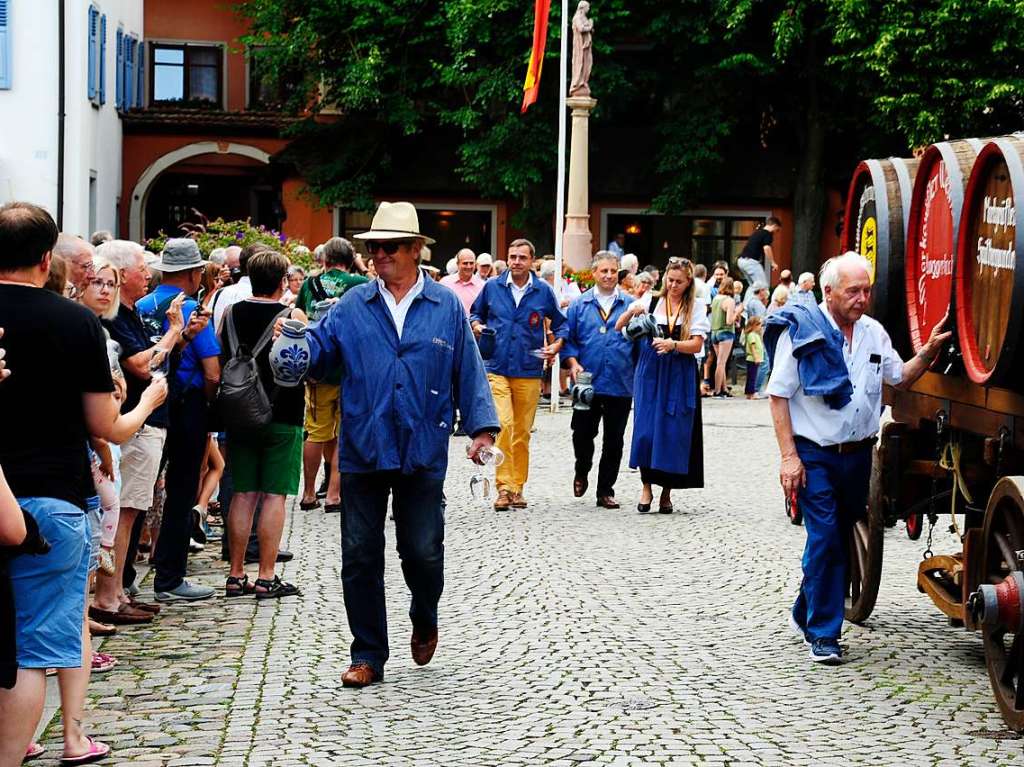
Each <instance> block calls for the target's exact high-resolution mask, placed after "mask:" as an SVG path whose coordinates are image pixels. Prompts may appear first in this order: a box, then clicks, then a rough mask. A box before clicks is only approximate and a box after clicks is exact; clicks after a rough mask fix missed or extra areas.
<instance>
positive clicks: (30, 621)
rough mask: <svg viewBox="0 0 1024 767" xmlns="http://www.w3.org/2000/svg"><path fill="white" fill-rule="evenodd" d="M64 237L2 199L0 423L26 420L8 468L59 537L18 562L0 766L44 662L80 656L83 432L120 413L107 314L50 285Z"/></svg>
mask: <svg viewBox="0 0 1024 767" xmlns="http://www.w3.org/2000/svg"><path fill="white" fill-rule="evenodd" d="M56 241H57V227H56V226H55V225H54V223H53V219H52V218H50V216H49V214H48V213H46V211H44V210H43V209H42V208H39V207H37V206H35V205H30V204H27V203H17V202H14V203H9V204H7V205H4V206H2V207H0V327H2V328H4V331H5V334H4V347H5V349H6V353H7V354H6V359H7V362H8V363H9V364H10V366H11V369H12V370H13V371H14V374H13V375H11V377H10V378H9V379H8V380H7V381H5V382H4V384H3V386H0V422H2V423H5V424H10V425H12V427H13V426H14V425H15V424H27V425H25V426H24V428H17V427H13V428H10V429H9V430H8V432H7V433H6V434H5V438H4V439H2V440H0V465H2V466H3V467H4V474H5V475H6V477H7V481H8V483H9V484H10V486H11V489H12V491H13V492H14V495H15V496H16V497H17V499H18V503H19V505H20V506H21V507H22V508H23V509H25V510H26V511H28V512H29V513H30V514H31V515H32V517H33V518H34V519H35V521H36V523H37V525H38V527H39V531H40V533H41V534H42V536H43V537H44V538H46V540H48V541H49V543H50V545H51V549H50V551H49V553H47V554H45V555H42V556H20V557H16V558H15V559H13V560H12V561H11V563H10V578H11V584H12V586H13V589H14V602H15V606H16V615H15V624H16V626H15V628H16V632H17V648H18V650H17V652H18V654H17V661H18V665H19V667H20V668H19V671H18V678H17V683H16V684H15V686H14V688H13V689H11V690H4V689H0V764H17V763H19V762H20V761H21V759H22V757H24V755H25V749H26V748H27V747H28V744H29V741H30V740H31V738H32V734H33V732H34V730H35V727H36V724H37V720H38V712H41V711H42V709H43V699H44V697H45V692H46V675H45V672H46V669H47V668H79V667H80V666H81V664H82V621H83V619H84V617H85V584H86V579H87V574H88V569H89V539H90V531H89V523H88V521H87V519H86V516H85V507H86V505H85V504H86V497H87V496H91V495H93V494H94V492H95V491H94V490H93V487H92V477H91V475H90V470H89V458H88V453H87V451H86V441H87V440H88V438H89V436H90V435H91V436H96V437H101V438H104V439H109V438H111V437H112V436H113V434H112V431H113V426H114V422H115V420H116V418H117V414H118V413H117V403H116V401H115V399H114V398H113V397H111V396H110V395H111V392H113V390H114V384H113V380H112V378H111V374H110V365H109V363H108V361H107V353H106V344H105V339H104V335H103V328H102V327H101V326H100V323H99V320H98V319H97V318H96V316H95V315H94V314H93V313H92V312H91V311H89V310H88V309H86V308H85V307H83V306H79V305H78V304H75V303H72V302H71V301H68V300H67V299H64V298H62V297H60V296H58V295H55V294H54V293H51V292H49V291H47V290H43V289H42V287H43V285H45V284H46V280H47V277H48V276H49V272H50V261H51V258H52V249H53V246H54V243H56ZM27 419H31V420H30V421H28V420H27ZM28 712H36V715H35V716H32V715H29V714H28ZM69 748H72V749H73V748H74V746H70V745H69ZM71 753H73V752H71Z"/></svg>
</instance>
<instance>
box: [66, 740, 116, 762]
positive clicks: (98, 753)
mask: <svg viewBox="0 0 1024 767" xmlns="http://www.w3.org/2000/svg"><path fill="white" fill-rule="evenodd" d="M86 740H88V741H89V750H88V751H86V752H85V753H84V754H80V755H79V756H62V757H61V758H60V763H61V764H62V765H72V764H92V763H93V762H98V761H99V760H100V759H103V758H104V757H106V756H107V755H108V754H110V746H108V745H107V744H106V743H100V741H98V740H93V739H92V738H90V737H88V736H86Z"/></svg>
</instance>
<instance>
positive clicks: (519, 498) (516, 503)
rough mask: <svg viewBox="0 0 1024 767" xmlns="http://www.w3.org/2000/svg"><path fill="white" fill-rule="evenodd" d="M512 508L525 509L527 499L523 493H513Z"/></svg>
mask: <svg viewBox="0 0 1024 767" xmlns="http://www.w3.org/2000/svg"><path fill="white" fill-rule="evenodd" d="M512 508H513V509H525V508H526V499H525V498H523V494H522V493H512Z"/></svg>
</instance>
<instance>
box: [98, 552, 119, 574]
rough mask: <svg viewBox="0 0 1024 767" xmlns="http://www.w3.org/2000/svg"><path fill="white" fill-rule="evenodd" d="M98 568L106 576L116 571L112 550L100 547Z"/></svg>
mask: <svg viewBox="0 0 1024 767" xmlns="http://www.w3.org/2000/svg"><path fill="white" fill-rule="evenodd" d="M99 569H100V572H101V573H103V574H104V575H108V576H110V575H114V574H116V573H117V564H116V563H115V562H114V552H113V551H111V550H110V549H104V548H101V549H100V554H99Z"/></svg>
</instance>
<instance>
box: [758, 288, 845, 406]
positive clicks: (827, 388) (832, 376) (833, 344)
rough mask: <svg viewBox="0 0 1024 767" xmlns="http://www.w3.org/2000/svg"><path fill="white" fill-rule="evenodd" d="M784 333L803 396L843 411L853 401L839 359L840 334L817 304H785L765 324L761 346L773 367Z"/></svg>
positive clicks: (843, 362) (840, 347) (840, 359)
mask: <svg viewBox="0 0 1024 767" xmlns="http://www.w3.org/2000/svg"><path fill="white" fill-rule="evenodd" d="M786 329H788V330H789V338H790V340H791V341H792V342H793V356H794V357H795V358H796V360H797V370H798V371H799V373H800V387H801V388H802V389H803V390H804V394H806V395H808V396H810V397H823V398H824V399H825V404H827V405H828V406H829V407H830V408H832V409H833V410H839V409H840V408H842V407H845V406H846V404H847V403H848V402H849V401H850V400H851V399H853V384H852V383H850V371H849V369H848V368H847V367H846V358H845V357H844V356H843V334H842V333H841V332H840V331H839V329H838V328H837V327H836V326H835V325H833V324H832V323H831V322H829V320H828V317H826V316H825V315H824V314H823V313H822V311H821V307H819V306H818V305H817V304H813V305H810V304H804V303H790V304H786V305H785V306H784V307H782V308H781V309H779V310H778V311H777V312H774V313H772V314H770V315H768V318H767V320H766V321H765V328H764V345H765V349H766V350H767V352H768V362H769V364H770V365H771V366H773V367H774V364H775V363H774V361H773V358H774V357H775V345H776V344H777V343H778V341H779V336H780V335H781V334H782V332H783V331H784V330H786Z"/></svg>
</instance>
